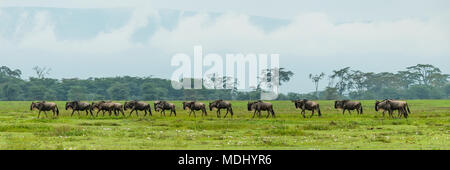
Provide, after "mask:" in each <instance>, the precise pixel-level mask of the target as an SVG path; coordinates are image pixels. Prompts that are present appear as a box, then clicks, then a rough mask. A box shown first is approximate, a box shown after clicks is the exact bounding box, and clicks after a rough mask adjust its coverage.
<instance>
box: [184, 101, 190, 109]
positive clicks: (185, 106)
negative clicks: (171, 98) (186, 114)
mask: <svg viewBox="0 0 450 170" xmlns="http://www.w3.org/2000/svg"><path fill="white" fill-rule="evenodd" d="M188 105H189V103H188V102H183V110H186V108H187V107H189V106H188Z"/></svg>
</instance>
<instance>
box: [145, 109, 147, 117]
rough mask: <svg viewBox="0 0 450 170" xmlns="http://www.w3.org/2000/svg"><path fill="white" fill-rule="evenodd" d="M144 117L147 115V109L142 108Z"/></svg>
mask: <svg viewBox="0 0 450 170" xmlns="http://www.w3.org/2000/svg"><path fill="white" fill-rule="evenodd" d="M144 112H145V113H144V117H145V116H147V109H144Z"/></svg>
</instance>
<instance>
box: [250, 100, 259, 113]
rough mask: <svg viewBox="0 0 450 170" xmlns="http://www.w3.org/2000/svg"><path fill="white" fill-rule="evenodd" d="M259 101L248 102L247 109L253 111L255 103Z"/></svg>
mask: <svg viewBox="0 0 450 170" xmlns="http://www.w3.org/2000/svg"><path fill="white" fill-rule="evenodd" d="M256 103H258V102H248V104H247V109H248V111H252V110H253V105H255V104H256Z"/></svg>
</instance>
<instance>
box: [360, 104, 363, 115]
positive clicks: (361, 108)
mask: <svg viewBox="0 0 450 170" xmlns="http://www.w3.org/2000/svg"><path fill="white" fill-rule="evenodd" d="M359 107H360V108H359V109H360V110H361V114H363V107H362V105H361V106H359Z"/></svg>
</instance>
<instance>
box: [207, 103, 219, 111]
mask: <svg viewBox="0 0 450 170" xmlns="http://www.w3.org/2000/svg"><path fill="white" fill-rule="evenodd" d="M221 101H222V100H216V101H213V102H211V103H209V111H212V110H213V109H214V108H217V107H218V105H219V102H221Z"/></svg>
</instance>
